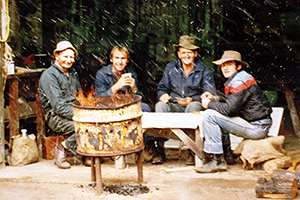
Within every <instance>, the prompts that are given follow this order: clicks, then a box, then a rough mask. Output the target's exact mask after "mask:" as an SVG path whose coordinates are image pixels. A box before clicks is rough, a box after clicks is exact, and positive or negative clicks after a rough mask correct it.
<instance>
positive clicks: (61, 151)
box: [54, 144, 71, 169]
mask: <svg viewBox="0 0 300 200" xmlns="http://www.w3.org/2000/svg"><path fill="white" fill-rule="evenodd" d="M54 157H55V161H54V163H55V164H56V165H57V166H58V167H59V168H61V169H69V168H71V165H70V163H68V162H67V160H66V151H65V148H64V147H63V146H62V144H59V145H57V146H56V147H54Z"/></svg>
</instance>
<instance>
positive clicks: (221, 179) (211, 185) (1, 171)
mask: <svg viewBox="0 0 300 200" xmlns="http://www.w3.org/2000/svg"><path fill="white" fill-rule="evenodd" d="M285 136H286V140H285V149H286V150H287V152H288V153H290V152H296V151H299V149H300V148H299V146H300V138H296V137H295V136H294V134H293V131H292V130H291V129H289V130H286V131H285ZM185 155H186V152H183V153H181V154H180V156H179V155H178V150H167V157H168V160H167V162H166V163H164V164H163V165H151V164H150V163H145V164H144V165H143V176H144V182H143V183H142V186H146V187H148V188H149V189H150V191H149V192H148V193H144V194H139V195H136V196H123V195H118V194H112V193H108V192H105V193H104V194H102V195H100V196H97V195H96V189H95V188H94V187H92V186H91V171H90V167H86V166H84V165H82V164H79V163H78V162H77V163H74V164H73V165H72V168H71V169H67V170H63V169H59V168H57V166H55V165H54V161H53V160H44V159H40V160H39V162H37V163H34V164H30V165H26V166H23V167H12V166H5V167H2V168H0V196H1V199H15V200H19V199H20V200H21V199H22V200H23V199H74V200H77V199H85V200H87V199H104V200H119V199H120V200H122V199H126V200H127V199H145V200H146V199H147V200H150V199H151V200H152V199H153V200H154V199H155V200H156V199H164V200H186V199H192V200H193V199H201V200H206V199H209V200H212V199H213V200H218V199H220V200H221V199H222V200H227V199H228V200H232V199H239V200H242V199H245V200H246V199H247V200H251V199H257V198H256V197H255V184H256V181H257V178H258V177H259V176H263V175H264V174H265V172H264V171H263V170H247V171H245V170H243V169H242V165H241V164H235V165H233V166H229V170H228V171H226V172H219V173H214V174H199V173H196V172H195V171H194V170H193V166H186V165H185V162H184V157H185ZM296 157H300V155H299V154H296V155H294V156H293V158H296ZM69 159H70V161H74V158H69ZM101 166H102V167H101V170H102V181H103V184H104V185H106V186H108V185H120V184H131V185H137V183H136V181H137V167H136V166H135V165H134V164H130V165H127V166H126V168H125V169H116V168H115V165H114V161H112V160H111V159H110V158H109V157H106V158H105V159H104V162H103V163H102V165H101ZM172 168H185V170H184V171H178V172H171V173H167V172H166V171H165V170H166V169H172ZM299 196H300V195H298V196H297V197H296V199H300V197H299Z"/></svg>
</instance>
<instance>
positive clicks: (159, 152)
mask: <svg viewBox="0 0 300 200" xmlns="http://www.w3.org/2000/svg"><path fill="white" fill-rule="evenodd" d="M164 144H165V141H164V140H157V141H156V153H155V156H154V158H153V159H152V162H151V163H152V164H154V165H157V164H163V163H164V162H165V161H166V160H167V158H166V154H165V147H164Z"/></svg>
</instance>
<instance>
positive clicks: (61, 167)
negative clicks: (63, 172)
mask: <svg viewBox="0 0 300 200" xmlns="http://www.w3.org/2000/svg"><path fill="white" fill-rule="evenodd" d="M54 164H55V165H57V166H58V167H59V168H60V169H70V168H71V166H69V167H63V166H60V165H59V164H57V163H56V162H54Z"/></svg>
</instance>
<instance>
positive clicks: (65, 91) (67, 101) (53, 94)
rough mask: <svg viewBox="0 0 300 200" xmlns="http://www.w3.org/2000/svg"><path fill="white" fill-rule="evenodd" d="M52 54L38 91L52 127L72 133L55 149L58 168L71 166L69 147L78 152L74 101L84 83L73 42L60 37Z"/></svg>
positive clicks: (61, 132) (62, 132)
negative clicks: (74, 66)
mask: <svg viewBox="0 0 300 200" xmlns="http://www.w3.org/2000/svg"><path fill="white" fill-rule="evenodd" d="M53 55H54V58H55V61H54V63H52V64H51V66H50V67H49V68H48V69H47V70H45V71H44V72H43V74H42V76H41V78H40V82H39V87H38V91H39V94H40V98H41V101H42V105H43V108H44V110H45V120H46V122H47V125H48V126H49V128H51V129H52V130H53V131H54V132H55V133H57V134H59V135H67V136H69V137H68V139H66V140H65V141H63V142H62V143H61V144H58V145H57V146H56V147H55V149H54V157H55V164H56V165H57V166H58V167H59V168H62V169H68V168H70V167H71V166H70V163H68V162H67V161H66V157H65V153H66V149H69V150H70V151H71V152H72V153H73V154H75V155H77V152H76V148H77V145H76V136H75V128H74V122H73V121H72V117H73V107H72V102H73V101H74V100H75V99H76V97H75V94H76V93H78V91H79V90H80V89H81V86H80V82H79V76H78V74H77V72H76V71H75V69H74V68H72V65H73V63H74V62H75V58H76V57H77V56H78V53H77V51H76V49H75V48H74V47H73V45H72V44H71V43H70V42H68V41H61V42H59V43H57V45H56V49H55V50H54V51H53Z"/></svg>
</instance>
